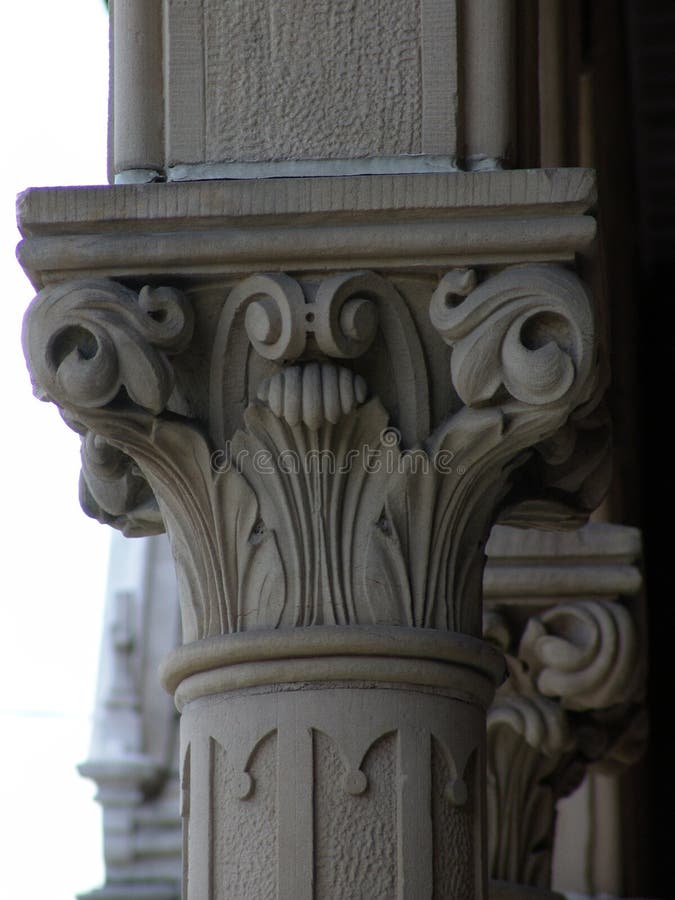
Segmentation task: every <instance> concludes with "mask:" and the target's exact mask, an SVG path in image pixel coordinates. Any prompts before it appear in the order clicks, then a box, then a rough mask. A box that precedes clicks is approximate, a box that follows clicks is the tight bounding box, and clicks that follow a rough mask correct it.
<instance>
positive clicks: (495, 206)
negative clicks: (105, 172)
mask: <svg viewBox="0 0 675 900" xmlns="http://www.w3.org/2000/svg"><path fill="white" fill-rule="evenodd" d="M595 199H596V197H595V181H594V177H593V174H592V172H591V171H590V170H587V169H551V170H543V169H541V170H539V169H532V170H521V171H514V172H509V171H493V172H458V173H450V174H422V175H374V176H345V177H326V178H285V179H267V180H260V179H249V180H237V181H235V180H232V181H208V182H187V183H172V184H145V185H117V186H115V187H90V188H36V189H33V190H29V191H26V192H25V193H24V194H22V195H21V196H20V197H19V201H18V217H19V226H20V230H21V233H22V235H23V236H24V240H23V242H22V243H21V244H20V245H19V251H18V253H19V259H20V262H21V264H22V265H23V267H24V269H25V270H26V272H27V273H28V276H29V278H30V279H31V281H32V282H33V284H34V285H35V286H36V287H42V286H44V285H45V284H48V283H50V282H53V281H58V280H62V279H64V278H73V277H96V276H100V275H106V276H109V277H110V276H111V277H128V278H133V277H140V276H148V275H152V274H158V275H159V274H165V273H170V274H172V275H189V276H190V277H193V278H194V277H195V276H200V275H201V276H213V275H221V274H240V273H242V272H244V271H248V270H250V269H251V268H259V267H260V266H262V267H263V268H265V269H266V270H268V269H269V270H274V271H284V270H302V269H307V270H312V269H322V270H326V269H328V268H350V267H357V268H360V267H363V266H367V267H369V268H372V267H382V268H391V269H400V268H406V267H407V268H410V267H415V268H422V267H427V268H438V267H450V266H460V265H461V266H463V265H473V264H483V265H499V264H506V263H513V262H526V261H528V262H532V261H541V262H551V261H569V260H572V259H573V258H574V256H575V255H576V254H577V253H580V252H583V251H585V250H586V249H587V248H588V247H589V245H590V244H591V243H592V241H593V238H594V236H595V221H594V219H593V218H592V217H591V216H590V215H586V213H587V211H589V210H590V209H591V208H592V207H593V205H594V203H595Z"/></svg>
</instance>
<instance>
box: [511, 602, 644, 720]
mask: <svg viewBox="0 0 675 900" xmlns="http://www.w3.org/2000/svg"><path fill="white" fill-rule="evenodd" d="M519 656H520V657H521V658H522V659H523V660H525V661H526V662H527V663H528V664H529V666H530V670H531V672H532V676H533V678H534V679H535V682H536V685H537V689H538V690H539V691H540V692H541V693H542V694H544V695H546V696H549V697H560V702H561V704H562V705H563V707H565V708H567V709H571V710H584V709H602V708H605V707H609V706H613V705H615V704H617V703H621V702H623V701H625V700H626V699H628V698H629V697H630V696H631V695H632V694H633V693H634V690H633V676H634V674H635V671H636V665H637V633H636V628H635V623H634V621H633V619H632V617H631V615H630V614H629V612H628V611H627V610H626V609H625V608H624V607H623V606H621V605H620V604H619V603H611V602H606V601H601V600H586V601H581V602H577V603H561V604H559V605H558V606H554V607H553V608H552V609H549V610H546V611H545V612H543V613H541V614H540V615H538V616H533V617H532V618H531V619H530V620H529V622H528V624H527V628H526V629H525V632H524V634H523V637H522V639H521V642H520V650H519Z"/></svg>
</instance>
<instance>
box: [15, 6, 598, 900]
mask: <svg viewBox="0 0 675 900" xmlns="http://www.w3.org/2000/svg"><path fill="white" fill-rule="evenodd" d="M128 7H129V5H128V4H122V3H118V6H117V10H116V15H118V16H119V17H123V16H125V15H130V14H131V13H130V7H129V8H128ZM331 10H333V6H332V5H331V4H325V3H321V2H318V0H317V2H312V3H308V2H305V0H302V2H301V0H292V2H289V0H284V2H283V3H282V2H279V0H264V2H263V0H260V2H256V3H249V2H241V3H231V4H219V3H215V2H213V3H211V2H205V3H204V4H201V5H194V4H185V3H183V2H179V0H175V2H173V0H172V2H168V3H165V4H164V5H163V11H164V21H163V29H164V30H163V42H164V49H163V56H162V59H163V66H164V68H163V71H162V76H163V92H162V93H161V95H162V97H163V98H164V104H163V107H162V109H163V134H164V149H165V159H164V167H163V170H162V171H161V172H160V173H159V175H160V177H164V178H166V179H167V180H168V181H173V182H181V181H185V180H188V181H189V180H190V179H197V178H199V179H211V180H210V181H209V180H205V181H192V182H190V183H173V184H152V185H118V186H116V187H113V188H100V189H82V190H77V189H75V190H55V191H33V192H30V193H29V194H27V195H26V196H24V198H23V199H22V200H21V203H20V220H21V227H22V230H23V233H24V236H25V241H24V243H23V244H22V246H21V249H20V256H21V260H22V262H23V264H24V266H25V267H26V269H27V271H28V272H29V273H30V276H31V277H32V279H33V281H34V283H35V284H36V287H37V288H38V289H40V290H39V293H38V296H37V298H36V300H35V301H34V303H33V305H32V307H31V308H30V310H29V311H28V314H27V317H26V322H25V328H24V347H25V352H26V356H27V359H28V364H29V368H30V370H31V373H32V377H33V380H34V384H35V388H36V392H37V393H38V395H39V396H40V397H41V398H42V399H45V400H50V401H52V402H55V403H56V404H57V405H58V406H59V407H60V408H61V410H62V413H63V416H64V418H65V420H66V422H67V423H68V424H69V425H70V426H71V427H73V428H74V429H75V430H77V431H78V432H79V433H80V434H81V435H82V454H83V476H82V485H81V496H82V500H83V505H84V506H85V509H86V511H87V512H89V514H91V515H94V516H95V517H97V518H99V519H100V520H101V521H103V522H108V523H110V524H112V525H114V526H116V527H120V528H122V529H123V530H124V531H125V532H127V533H129V534H142V533H144V532H150V533H155V532H156V531H157V528H158V527H162V525H163V527H165V528H166V531H167V534H168V537H169V540H170V542H171V546H172V551H173V555H174V558H175V562H176V571H177V576H178V584H179V595H180V596H179V600H180V607H181V616H182V625H183V641H184V644H183V646H182V647H181V648H180V649H178V650H177V651H176V652H175V653H174V654H173V655H172V656H171V657H170V658H169V659H168V660H167V662H166V664H165V666H164V671H163V678H164V682H165V684H166V685H167V687H168V688H169V689H170V690H171V691H173V692H174V694H175V699H176V703H177V705H178V707H179V708H180V709H181V710H182V756H181V768H182V777H183V795H184V803H183V816H184V823H185V825H184V838H185V841H184V881H185V885H184V894H185V897H186V898H187V900H207V898H208V900H224V898H226V897H227V898H228V900H231V898H242V900H243V898H258V897H261V896H266V897H267V896H276V897H279V898H284V900H291V898H293V900H296V898H310V897H315V898H318V900H328V898H336V897H349V898H350V900H357V898H363V900H376V898H382V900H384V898H391V897H398V898H406V900H423V898H432V897H438V898H440V897H443V898H457V900H460V898H462V900H464V898H466V900H468V898H477V900H478V898H483V897H485V896H486V881H487V864H486V840H485V829H486V823H485V816H484V806H485V783H486V779H485V751H486V747H485V711H486V708H487V706H488V705H489V703H490V701H491V698H492V695H493V693H494V689H495V687H496V685H497V684H498V683H499V681H500V678H501V676H502V656H501V654H500V653H499V652H498V651H497V650H495V648H494V647H492V646H491V645H490V644H489V643H488V642H484V641H483V640H482V639H481V636H480V635H481V611H482V610H481V579H482V573H483V565H484V552H483V550H484V546H485V542H486V540H487V537H488V534H489V531H490V528H491V526H492V524H493V523H494V522H495V521H496V520H497V519H498V518H499V517H500V516H501V517H504V518H505V519H506V520H508V521H515V522H518V523H519V524H521V525H522V524H528V523H530V524H531V523H540V522H542V521H545V522H546V523H548V524H549V525H550V524H554V525H555V524H559V523H561V522H562V523H569V522H572V523H575V522H578V521H580V520H581V519H583V516H584V514H586V513H587V512H588V509H589V508H591V507H592V505H593V502H595V499H596V497H597V493H598V491H597V489H596V488H595V487H594V485H595V483H596V481H598V479H599V476H598V472H600V471H601V470H602V466H603V463H604V461H605V457H606V436H605V432H604V428H603V427H601V425H602V424H603V423H602V419H601V417H600V418H599V417H598V415H597V409H598V405H599V403H600V400H601V396H602V392H603V388H604V380H603V369H602V365H601V357H600V353H599V347H598V340H597V327H596V322H595V317H594V311H593V304H592V301H591V298H590V296H589V293H588V291H587V289H586V288H585V286H584V284H583V282H582V280H581V279H580V277H579V276H578V274H577V273H576V271H575V264H576V259H577V254H578V253H580V252H583V251H584V250H586V249H587V247H588V246H589V244H590V242H591V241H592V239H593V235H594V222H593V220H592V218H590V217H589V216H587V215H586V214H585V212H586V210H587V209H588V208H589V207H590V206H592V204H593V202H594V188H593V179H592V175H591V174H590V173H588V172H586V171H583V170H569V171H567V172H564V171H560V172H555V171H547V172H537V171H534V172H513V173H508V172H494V171H487V172H476V173H461V172H458V171H457V170H456V157H457V155H458V142H457V129H456V125H457V117H458V115H459V112H458V110H459V91H458V84H459V81H458V78H457V70H458V55H457V52H456V34H457V16H456V12H457V11H456V4H455V3H454V2H450V0H421V2H420V3H419V4H410V3H408V2H407V0H400V2H397V3H396V4H393V6H392V4H391V3H390V2H387V3H379V2H377V3H372V2H370V0H369V2H358V3H355V4H350V6H349V12H348V14H345V15H342V14H340V11H339V10H338V11H337V12H331ZM115 27H116V34H124V33H125V30H124V25H123V22H122V20H121V18H116V26H115ZM115 52H116V54H119V53H120V52H121V51H120V48H119V46H118V47H117V48H116V51H115ZM120 58H121V57H120ZM156 59H157V57H156V56H152V57H151V58H150V57H149V58H148V60H147V64H148V65H149V66H152V67H153V73H155V74H156V68H155V64H154V63H153V62H152V60H156ZM153 84H155V87H156V83H155V82H153ZM128 92H129V96H127V97H125V98H122V99H118V96H117V94H115V104H116V110H117V112H119V110H120V109H127V110H129V111H130V112H129V115H132V113H133V111H134V110H139V109H141V108H142V107H143V102H144V101H143V98H141V97H140V96H136V94H134V88H133V85H129V88H128ZM159 95H160V92H159V91H154V92H153V96H155V97H159ZM123 101H124V102H123ZM148 102H150V101H148ZM120 104H121V105H120ZM125 104H126V105H125ZM143 108H144V107H143ZM117 112H116V113H115V115H117ZM120 114H121V113H120ZM497 131H498V134H496V140H495V142H492V143H486V144H485V145H484V146H483V144H482V137H481V141H478V140H477V142H476V146H475V149H476V154H477V155H483V156H485V157H486V158H489V159H492V158H493V157H494V158H496V157H500V158H501V156H502V148H503V145H504V140H505V134H506V132H505V131H504V129H502V128H501V127H500V128H499V129H497ZM476 134H479V130H478V129H477V131H476ZM122 143H124V142H122ZM142 145H143V141H142V140H140V139H139V148H140V150H141V151H142ZM115 146H116V147H117V148H118V149H119V151H120V153H121V152H122V149H123V148H122V144H120V143H119V142H118V143H116V145H115ZM125 146H126V144H125ZM130 146H131V145H130V144H129V147H130ZM148 146H150V143H149V144H148ZM152 146H153V147H155V146H156V144H154V143H153V144H152ZM129 147H127V149H129ZM120 148H122V149H120ZM115 152H117V150H116V151H115ZM129 153H131V150H129ZM142 157H143V153H142V152H141V153H140V155H139V154H137V153H136V151H135V150H134V153H133V154H131V155H130V156H129V158H130V159H132V158H133V164H132V169H131V170H128V171H124V170H123V168H124V165H125V163H124V162H120V161H119V160H116V161H115V165H114V168H115V170H116V172H117V176H118V180H119V181H129V180H131V181H133V180H136V179H137V176H138V172H139V171H142V170H146V171H148V172H151V173H153V172H155V173H156V172H157V166H156V161H155V160H154V157H153V158H152V159H151V158H150V156H148V158H147V160H145V159H143V158H142ZM120 159H126V157H122V156H120ZM483 162H484V160H483ZM118 169H119V170H120V171H117V170H118ZM289 176H294V177H289ZM295 176H302V177H295ZM310 176H317V177H310ZM318 176H322V177H318ZM338 176H339V177H338ZM138 177H140V176H138ZM152 177H155V175H152ZM216 179H226V180H221V181H218V180H216ZM598 422H600V423H601V425H599V424H598ZM599 480H600V481H602V479H601V478H600V479H599Z"/></svg>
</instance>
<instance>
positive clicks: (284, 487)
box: [23, 265, 607, 682]
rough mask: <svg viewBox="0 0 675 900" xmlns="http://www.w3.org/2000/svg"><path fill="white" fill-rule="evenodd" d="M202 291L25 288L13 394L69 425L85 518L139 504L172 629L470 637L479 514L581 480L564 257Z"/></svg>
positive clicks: (584, 424)
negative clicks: (219, 296)
mask: <svg viewBox="0 0 675 900" xmlns="http://www.w3.org/2000/svg"><path fill="white" fill-rule="evenodd" d="M427 285H428V287H425V286H427ZM424 290H428V293H427V311H426V322H425V321H424V316H423V311H421V310H420V303H421V301H420V295H421V294H423V292H424ZM411 298H412V299H411ZM220 302H221V306H220V312H219V314H218V316H217V318H216V319H214V318H213V315H212V311H211V310H212V308H213V305H212V304H211V306H209V305H208V304H206V303H205V301H204V300H203V299H202V297H201V296H200V295H199V291H191V292H189V293H188V294H186V293H182V292H181V291H180V290H178V289H176V288H172V287H165V286H159V287H151V286H144V287H142V288H141V289H140V291H138V292H136V291H135V290H133V289H132V288H131V287H128V286H125V285H121V284H119V283H116V282H113V281H109V280H104V279H99V280H83V281H74V282H66V283H61V284H58V285H55V286H48V287H46V288H45V289H43V290H42V291H41V292H40V294H38V296H37V298H36V300H35V301H34V303H33V304H32V306H31V308H30V309H29V311H28V313H27V316H26V320H25V327H24V336H23V340H24V349H25V353H26V357H27V359H28V363H29V368H30V370H31V373H32V378H33V381H34V384H35V390H36V393H37V394H38V396H40V397H41V398H42V399H45V400H51V401H53V402H55V403H57V404H58V405H59V406H60V407H61V409H62V411H63V414H64V417H65V418H66V421H67V422H68V423H69V424H70V425H71V426H72V427H74V428H76V429H77V430H78V431H80V433H81V434H82V435H83V486H82V492H81V493H82V499H83V504H84V506H85V509H86V511H87V512H88V513H89V514H93V515H95V516H96V517H98V518H100V519H101V520H103V521H106V522H108V523H110V524H113V525H115V526H117V527H121V528H123V529H125V530H126V531H127V532H128V533H131V534H138V533H153V532H156V531H157V530H158V527H159V516H161V521H162V522H163V524H164V527H165V528H166V530H167V532H168V535H169V539H170V541H171V545H172V548H173V553H174V556H175V559H176V563H177V570H178V577H179V583H180V597H181V610H182V618H183V630H184V640H185V641H186V642H190V641H194V640H199V639H202V638H206V637H209V636H214V635H222V634H230V633H234V632H239V631H245V630H248V629H251V628H263V627H265V628H278V627H282V626H284V627H287V626H292V627H297V626H307V625H321V624H339V625H348V624H359V625H402V626H408V627H418V628H440V629H447V630H451V631H459V632H465V633H469V634H479V633H480V605H479V603H478V601H477V598H478V597H479V586H480V579H481V576H482V568H483V554H482V552H481V550H482V547H483V545H484V543H485V540H486V537H487V534H488V532H489V529H490V527H491V525H492V523H493V522H494V520H495V518H496V517H497V516H498V515H499V513H500V510H501V511H502V512H503V515H504V517H505V518H506V519H507V520H509V521H513V520H517V521H519V522H520V523H522V522H524V521H527V522H529V523H530V524H537V523H541V522H542V521H543V522H546V523H548V522H550V521H551V520H552V519H553V520H554V521H555V522H556V523H559V522H560V521H563V522H564V521H565V520H566V519H568V520H569V521H572V522H576V521H578V517H579V514H580V513H581V514H583V512H584V507H586V506H587V501H588V500H589V499H592V498H594V497H595V494H596V493H597V490H596V489H591V488H590V487H589V481H592V482H593V484H594V485H597V484H598V483H602V481H603V478H604V474H603V472H604V465H605V462H606V450H607V435H606V424H605V422H604V421H603V420H602V417H600V418H598V409H599V406H598V404H599V401H600V397H601V393H602V390H603V387H604V384H603V373H602V370H601V369H600V368H599V365H598V348H597V339H596V329H595V325H594V319H593V312H592V306H591V303H590V300H589V296H588V293H587V291H586V289H585V287H584V286H583V284H582V283H581V281H580V280H579V278H578V277H577V276H576V275H575V274H574V273H572V272H571V271H568V270H567V269H564V268H562V267H559V266H556V265H517V266H512V267H510V268H506V269H503V270H502V271H497V272H486V273H479V272H476V271H474V270H467V269H455V270H452V271H450V272H448V273H447V274H446V275H444V276H443V277H442V278H441V279H440V281H436V283H434V282H433V280H432V279H430V278H429V277H428V276H425V277H420V278H418V279H417V281H414V280H413V283H412V288H411V287H410V285H409V284H408V283H407V282H406V281H405V280H401V279H400V278H399V279H398V281H395V280H394V281H392V280H389V279H386V278H383V277H382V276H381V275H378V274H375V273H373V272H347V273H343V272H337V273H334V274H328V275H327V276H325V277H323V278H319V279H318V280H317V279H316V278H313V279H310V280H307V279H303V278H300V279H298V278H295V277H291V276H290V275H286V274H259V275H253V276H250V277H247V278H245V279H243V280H242V281H239V282H236V283H234V284H231V285H230V286H229V288H228V289H227V290H226V291H225V296H224V301H223V300H221V301H220ZM411 304H412V305H411ZM207 323H208V324H207ZM209 330H210V332H211V334H212V335H213V337H211V338H209V336H208V333H209ZM193 333H194V335H195V337H194V338H193ZM441 341H443V342H445V344H447V345H448V347H449V348H450V350H449V351H446V353H445V354H444V353H443V352H442V350H441V348H442V346H443V345H442V343H440V342H441ZM205 359H206V360H208V390H206V389H204V387H203V386H202V382H201V381H200V380H199V379H200V378H201V377H202V376H201V374H200V373H202V372H205V371H207V370H206V368H205V366H204V360H205ZM444 372H445V375H443V373H444ZM443 379H445V382H444V381H443ZM437 384H438V385H440V387H436V385H437ZM442 392H444V393H442ZM206 394H207V395H208V398H209V399H208V407H205V405H204V399H203V396H204V395H206ZM442 396H445V397H446V398H447V399H446V400H445V401H443V403H441V400H440V399H439V398H442ZM586 434H591V435H592V437H593V440H591V441H585V440H584V436H585V435H586ZM563 472H564V473H565V477H563V475H562V474H561V473H563ZM144 480H145V482H147V485H148V486H149V489H148V487H147V486H146V484H145V483H144ZM153 498H154V499H153ZM155 503H156V506H155ZM158 514H159V515H158ZM467 598H468V599H467ZM545 655H546V654H545V653H544V656H545ZM541 677H542V681H543V682H546V681H547V679H548V677H549V676H548V675H547V674H546V670H543V672H542V676H541Z"/></svg>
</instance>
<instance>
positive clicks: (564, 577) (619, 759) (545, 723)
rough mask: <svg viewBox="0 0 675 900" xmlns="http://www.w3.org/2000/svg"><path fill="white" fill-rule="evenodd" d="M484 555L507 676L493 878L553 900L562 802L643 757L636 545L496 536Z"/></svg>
mask: <svg viewBox="0 0 675 900" xmlns="http://www.w3.org/2000/svg"><path fill="white" fill-rule="evenodd" d="M488 553H489V559H490V565H489V566H488V569H487V570H486V576H485V583H484V597H485V605H486V609H485V612H484V635H485V637H486V638H487V639H488V640H491V641H492V642H493V643H494V644H495V645H496V646H498V647H500V648H501V649H502V650H503V651H504V653H505V656H506V660H507V665H508V669H509V676H510V677H509V679H508V680H507V681H506V682H505V683H504V684H503V685H502V686H501V687H500V688H499V690H498V691H497V695H496V697H495V700H494V702H493V704H492V706H491V708H490V710H489V713H488V844H489V860H490V875H491V877H493V878H494V879H496V880H498V881H499V882H501V883H503V882H510V883H511V885H527V886H528V888H529V889H531V890H535V889H536V890H539V891H540V892H541V894H542V896H545V894H546V891H548V890H549V889H550V886H551V861H552V856H553V848H554V837H555V826H556V805H557V802H558V800H559V799H561V798H562V797H565V796H567V795H568V794H570V793H571V792H572V791H574V790H575V789H576V788H577V787H578V786H579V784H580V783H581V781H582V780H583V778H584V776H585V775H586V772H587V771H588V770H589V769H590V768H591V767H593V770H594V771H596V772H597V771H602V772H613V773H617V772H619V771H620V770H621V768H623V767H626V766H627V765H630V764H631V763H633V762H635V761H636V760H637V759H638V758H639V756H640V755H641V753H642V752H643V750H644V747H645V743H646V728H647V722H646V711H645V708H644V705H643V699H644V678H645V653H644V635H643V634H642V631H641V628H640V615H639V606H638V601H639V598H638V594H639V591H640V587H641V581H642V580H641V576H640V572H639V570H638V568H637V566H636V562H637V561H638V559H639V557H640V535H639V532H638V531H637V530H636V529H634V528H627V527H622V526H618V525H605V524H596V523H593V524H590V525H588V526H587V527H586V528H584V529H581V530H579V531H577V532H574V533H568V534H555V533H545V532H538V531H528V532H527V533H525V534H522V533H521V534H518V533H517V532H515V531H513V530H512V529H505V528H499V527H497V528H495V529H494V530H493V532H492V535H491V537H490V541H489V543H488ZM516 821H517V822H518V828H513V827H511V823H513V822H516Z"/></svg>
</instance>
